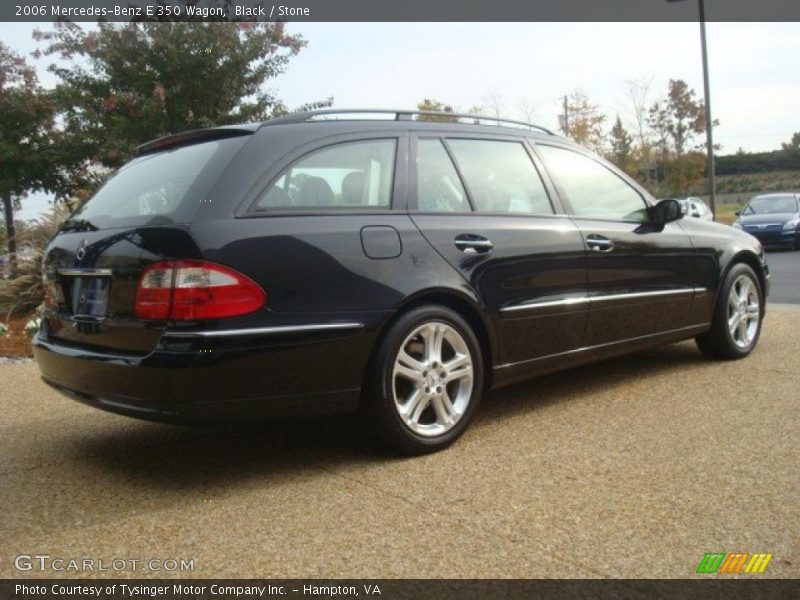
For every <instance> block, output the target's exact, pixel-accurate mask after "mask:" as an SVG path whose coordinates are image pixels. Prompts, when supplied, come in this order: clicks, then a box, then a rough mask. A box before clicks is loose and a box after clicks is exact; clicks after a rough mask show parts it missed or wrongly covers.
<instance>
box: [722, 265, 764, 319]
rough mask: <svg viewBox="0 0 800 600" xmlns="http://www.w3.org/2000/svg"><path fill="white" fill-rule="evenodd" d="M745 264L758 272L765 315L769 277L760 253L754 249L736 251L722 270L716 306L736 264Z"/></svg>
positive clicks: (762, 307) (762, 312) (762, 313)
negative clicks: (729, 274)
mask: <svg viewBox="0 0 800 600" xmlns="http://www.w3.org/2000/svg"><path fill="white" fill-rule="evenodd" d="M740 264H745V265H747V266H748V267H750V268H751V269H753V272H754V273H755V274H756V277H758V285H759V286H761V293H762V294H763V298H762V302H761V315H762V316H763V315H764V312H765V309H766V300H767V278H766V273H764V268H763V266H762V264H761V260H760V259H759V257H758V255H757V254H756V253H755V252H753V251H752V250H739V251H738V252H736V253H735V254H734V255H733V256H732V257H731V258H730V260H729V261H728V263H727V264H726V265H725V268H724V269H723V271H722V274H721V276H720V279H719V285H718V286H717V293H716V295H715V297H714V306H716V305H717V302H719V295H720V293H722V286H723V283H724V282H725V279H726V278H727V277H728V273H730V272H731V269H733V268H734V267H735V266H736V265H740Z"/></svg>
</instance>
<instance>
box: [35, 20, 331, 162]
mask: <svg viewBox="0 0 800 600" xmlns="http://www.w3.org/2000/svg"><path fill="white" fill-rule="evenodd" d="M34 37H35V38H36V39H37V40H39V41H42V42H45V47H44V49H43V51H44V53H45V54H47V55H58V56H60V58H61V59H62V60H63V61H66V64H65V65H51V67H50V70H51V71H52V72H54V73H55V74H56V75H57V76H58V77H59V79H60V83H59V85H58V86H57V87H56V90H55V97H56V99H57V101H58V104H59V107H60V108H61V110H62V111H63V122H64V128H65V131H66V133H67V134H68V137H69V139H70V140H71V141H72V143H73V145H72V147H71V149H72V151H73V152H74V153H75V154H76V155H83V156H85V157H88V158H89V161H90V162H93V163H100V164H102V165H104V166H106V167H111V168H113V167H117V166H119V165H121V164H122V163H124V162H125V161H126V160H127V159H128V158H129V157H130V155H131V153H132V152H133V150H134V149H135V148H136V146H138V145H139V144H142V143H143V142H145V141H148V140H151V139H153V138H157V137H159V136H163V135H167V134H170V133H176V132H179V131H183V130H188V129H196V128H200V127H209V126H215V125H224V124H228V123H235V122H242V121H253V120H264V119H267V118H270V117H272V116H276V115H280V114H285V113H286V112H287V108H286V106H285V105H284V104H283V102H281V101H280V100H279V99H278V98H277V97H276V96H275V94H274V93H273V92H271V91H269V90H268V89H266V88H265V87H264V85H265V83H266V82H268V81H269V80H271V79H273V78H275V77H276V76H277V75H279V74H281V73H283V72H284V71H285V69H286V67H287V65H288V63H289V60H290V59H291V57H292V56H294V55H296V54H297V53H298V52H299V51H300V50H301V49H302V48H303V47H304V46H305V44H306V42H305V41H304V40H303V39H302V37H300V36H297V35H289V34H287V33H286V31H285V29H284V24H283V23H220V22H214V23H196V22H195V23H186V22H182V23H165V22H162V23H153V22H138V23H126V24H119V23H103V22H101V23H100V24H99V25H98V29H97V30H95V31H88V32H87V31H85V30H83V29H82V28H81V27H80V26H79V25H77V24H74V23H57V24H56V26H55V28H54V29H52V30H50V31H46V32H40V31H37V32H36V33H35V34H34ZM330 103H331V100H330V99H328V100H326V101H323V102H318V103H314V104H312V105H307V106H305V107H303V108H311V107H315V106H323V105H326V106H327V105H330Z"/></svg>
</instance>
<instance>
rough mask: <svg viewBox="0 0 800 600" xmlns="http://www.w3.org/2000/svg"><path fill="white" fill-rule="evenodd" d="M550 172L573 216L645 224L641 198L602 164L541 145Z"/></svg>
mask: <svg viewBox="0 0 800 600" xmlns="http://www.w3.org/2000/svg"><path fill="white" fill-rule="evenodd" d="M537 150H539V152H540V153H541V154H542V158H543V159H544V162H545V166H546V167H547V169H548V171H550V173H551V174H552V175H554V176H555V178H556V179H557V180H558V182H559V183H560V184H561V188H562V189H563V190H564V192H565V193H566V195H567V200H568V201H569V205H570V207H571V210H570V211H569V212H570V214H572V215H575V216H578V217H589V218H597V219H610V220H614V221H634V222H643V221H645V220H646V209H647V205H646V204H645V201H644V199H643V198H642V196H641V194H639V192H637V191H636V190H635V189H633V188H632V187H631V186H630V185H629V184H628V183H626V182H625V181H624V180H623V179H622V178H621V177H619V176H618V175H617V174H616V173H614V172H613V171H611V170H610V169H608V168H606V167H604V166H603V165H602V164H600V163H599V162H597V161H596V160H593V159H591V158H589V157H588V156H584V155H583V154H579V153H578V152H573V151H572V150H567V149H565V148H558V147H556V146H545V145H537Z"/></svg>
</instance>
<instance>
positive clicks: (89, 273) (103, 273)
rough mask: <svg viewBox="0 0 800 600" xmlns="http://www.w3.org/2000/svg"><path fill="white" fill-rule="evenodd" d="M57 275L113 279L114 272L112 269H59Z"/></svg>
mask: <svg viewBox="0 0 800 600" xmlns="http://www.w3.org/2000/svg"><path fill="white" fill-rule="evenodd" d="M56 273H58V274H59V275H66V276H67V277H111V275H112V274H113V271H112V270H111V269H88V268H87V269H80V268H78V269H57V270H56Z"/></svg>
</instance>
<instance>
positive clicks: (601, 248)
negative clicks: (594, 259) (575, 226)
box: [586, 233, 614, 252]
mask: <svg viewBox="0 0 800 600" xmlns="http://www.w3.org/2000/svg"><path fill="white" fill-rule="evenodd" d="M586 245H587V246H589V249H590V250H591V251H593V252H611V251H612V250H613V249H614V242H612V241H611V240H610V239H608V238H607V237H605V236H602V235H597V234H594V233H593V234H591V235H587V236H586Z"/></svg>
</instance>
